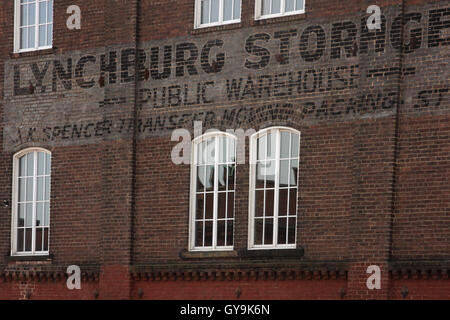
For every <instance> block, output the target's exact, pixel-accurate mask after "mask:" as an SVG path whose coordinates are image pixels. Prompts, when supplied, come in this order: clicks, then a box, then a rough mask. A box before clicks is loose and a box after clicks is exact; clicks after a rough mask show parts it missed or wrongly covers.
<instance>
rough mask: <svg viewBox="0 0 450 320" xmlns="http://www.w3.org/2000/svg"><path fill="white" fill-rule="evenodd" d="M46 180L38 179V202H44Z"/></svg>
mask: <svg viewBox="0 0 450 320" xmlns="http://www.w3.org/2000/svg"><path fill="white" fill-rule="evenodd" d="M44 180H45V178H44V177H39V178H37V186H36V191H37V199H36V200H37V201H43V200H44V188H45V185H44V183H45V181H44Z"/></svg>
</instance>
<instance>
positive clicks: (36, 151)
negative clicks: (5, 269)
mask: <svg viewBox="0 0 450 320" xmlns="http://www.w3.org/2000/svg"><path fill="white" fill-rule="evenodd" d="M13 170H14V177H13V219H12V230H13V233H12V254H13V255H45V254H48V247H49V229H50V173H51V154H50V152H49V151H47V150H45V149H41V148H32V149H26V150H23V151H21V152H19V153H17V154H15V155H14V168H13Z"/></svg>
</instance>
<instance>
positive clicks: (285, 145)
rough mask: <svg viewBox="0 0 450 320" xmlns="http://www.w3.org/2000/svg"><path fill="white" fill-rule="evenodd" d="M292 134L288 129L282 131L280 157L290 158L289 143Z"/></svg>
mask: <svg viewBox="0 0 450 320" xmlns="http://www.w3.org/2000/svg"><path fill="white" fill-rule="evenodd" d="M290 136H291V134H290V133H289V132H286V131H282V132H281V150H280V158H282V159H286V158H289V145H290V142H291V141H290V140H291V137H290Z"/></svg>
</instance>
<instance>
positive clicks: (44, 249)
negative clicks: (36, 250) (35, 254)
mask: <svg viewBox="0 0 450 320" xmlns="http://www.w3.org/2000/svg"><path fill="white" fill-rule="evenodd" d="M43 251H48V228H45V229H44V248H43Z"/></svg>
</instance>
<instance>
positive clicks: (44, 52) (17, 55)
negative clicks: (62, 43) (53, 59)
mask: <svg viewBox="0 0 450 320" xmlns="http://www.w3.org/2000/svg"><path fill="white" fill-rule="evenodd" d="M57 52H58V49H57V48H56V47H53V48H50V49H42V50H33V51H26V52H12V53H11V54H10V57H11V59H19V58H28V57H39V56H44V55H48V54H55V53H57Z"/></svg>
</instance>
